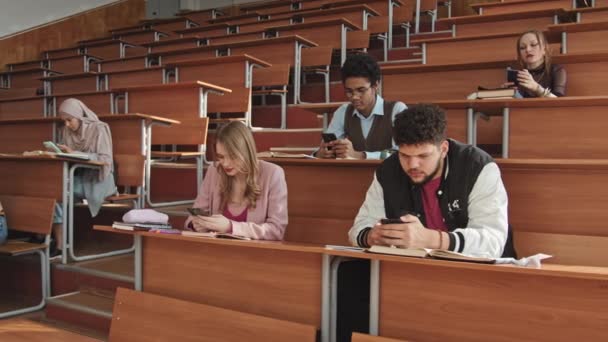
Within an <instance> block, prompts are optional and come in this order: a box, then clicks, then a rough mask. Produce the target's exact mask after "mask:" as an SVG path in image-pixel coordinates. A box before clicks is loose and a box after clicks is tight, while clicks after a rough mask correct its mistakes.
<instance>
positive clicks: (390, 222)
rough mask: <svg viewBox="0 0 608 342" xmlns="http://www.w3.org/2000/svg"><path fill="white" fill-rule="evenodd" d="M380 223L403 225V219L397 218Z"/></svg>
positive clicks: (383, 220)
mask: <svg viewBox="0 0 608 342" xmlns="http://www.w3.org/2000/svg"><path fill="white" fill-rule="evenodd" d="M380 223H382V224H396V223H403V221H401V219H398V218H396V219H387V218H385V219H382V220H380Z"/></svg>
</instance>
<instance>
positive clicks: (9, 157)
mask: <svg viewBox="0 0 608 342" xmlns="http://www.w3.org/2000/svg"><path fill="white" fill-rule="evenodd" d="M3 160H6V161H51V162H66V161H67V162H71V163H77V164H84V165H93V166H103V165H104V163H102V162H98V161H91V160H81V159H71V158H64V157H57V156H55V155H51V154H41V155H36V156H24V155H22V154H8V153H0V161H3Z"/></svg>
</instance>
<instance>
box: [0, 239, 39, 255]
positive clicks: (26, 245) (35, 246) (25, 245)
mask: <svg viewBox="0 0 608 342" xmlns="http://www.w3.org/2000/svg"><path fill="white" fill-rule="evenodd" d="M45 248H46V245H45V244H44V243H31V242H25V241H20V240H8V241H6V243H5V244H3V245H2V246H0V255H11V256H12V255H18V254H23V253H28V252H33V251H37V250H41V249H45Z"/></svg>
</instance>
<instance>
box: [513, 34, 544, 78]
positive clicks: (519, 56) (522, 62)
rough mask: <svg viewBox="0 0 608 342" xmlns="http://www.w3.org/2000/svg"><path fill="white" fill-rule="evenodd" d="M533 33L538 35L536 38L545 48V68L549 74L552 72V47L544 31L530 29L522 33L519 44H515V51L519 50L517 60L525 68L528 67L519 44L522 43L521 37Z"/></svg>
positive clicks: (518, 39) (518, 40)
mask: <svg viewBox="0 0 608 342" xmlns="http://www.w3.org/2000/svg"><path fill="white" fill-rule="evenodd" d="M529 33H530V34H533V35H534V36H536V40H537V41H538V43H539V44H540V45H541V46H542V47H543V49H544V50H545V60H544V63H545V65H544V69H545V73H546V74H547V75H549V73H550V72H551V47H550V46H549V43H548V42H547V37H545V34H544V33H543V32H542V31H539V30H529V31H526V32H524V33H522V34H521V35H520V36H519V38H517V44H516V45H515V51H516V52H517V55H516V56H517V61H518V62H519V65H520V66H521V67H522V68H524V69H527V68H528V66H527V65H526V63H525V62H524V60H523V59H522V58H521V53H520V51H519V44H520V43H521V39H522V38H523V37H524V36H525V35H527V34H529Z"/></svg>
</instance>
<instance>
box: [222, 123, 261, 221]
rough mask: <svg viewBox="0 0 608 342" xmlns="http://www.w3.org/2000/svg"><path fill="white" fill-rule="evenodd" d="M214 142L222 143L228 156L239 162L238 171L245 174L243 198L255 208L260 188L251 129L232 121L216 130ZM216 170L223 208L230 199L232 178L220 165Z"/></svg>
mask: <svg viewBox="0 0 608 342" xmlns="http://www.w3.org/2000/svg"><path fill="white" fill-rule="evenodd" d="M215 143H216V144H217V143H222V145H224V148H225V149H226V153H227V154H228V157H229V158H231V159H233V160H236V161H239V162H240V164H241V167H242V169H240V170H239V172H241V173H244V174H246V175H247V178H246V184H247V185H246V187H245V198H246V199H247V200H248V202H249V204H248V206H249V207H250V208H255V205H256V201H257V199H258V197H259V196H260V193H261V190H260V186H259V184H258V173H259V167H258V158H257V156H256V148H255V141H254V140H253V135H252V134H251V131H250V130H249V129H248V128H247V126H245V125H244V124H243V123H241V122H239V121H233V122H230V123H228V124H226V125H224V126H222V127H220V128H219V129H218V130H217V134H216V140H215ZM217 171H218V173H219V174H220V195H221V198H222V205H221V208H222V210H223V209H225V208H226V205H227V204H228V201H229V199H230V193H231V192H232V187H233V181H234V179H233V178H232V177H230V176H228V175H227V174H226V173H225V172H224V169H223V168H221V167H218V168H217Z"/></svg>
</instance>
